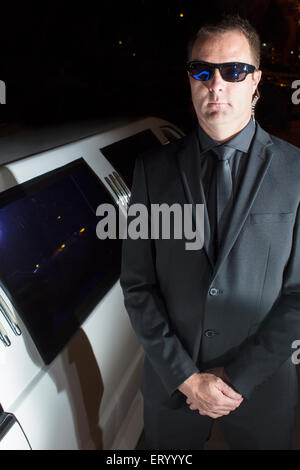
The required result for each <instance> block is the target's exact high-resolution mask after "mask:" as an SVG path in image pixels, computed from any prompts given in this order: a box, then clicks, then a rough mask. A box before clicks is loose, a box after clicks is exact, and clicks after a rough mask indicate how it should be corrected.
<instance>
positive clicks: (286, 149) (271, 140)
mask: <svg viewBox="0 0 300 470" xmlns="http://www.w3.org/2000/svg"><path fill="white" fill-rule="evenodd" d="M257 136H258V138H259V140H260V141H261V143H262V144H264V145H266V146H268V147H269V148H270V150H272V151H273V152H274V153H275V154H276V157H277V158H276V160H277V161H278V162H280V161H281V162H282V164H283V165H286V164H288V166H290V167H294V168H295V166H296V167H297V169H298V171H299V169H300V149H299V148H298V147H296V146H295V145H293V144H291V143H289V142H287V141H286V140H283V139H280V138H279V137H276V136H275V135H273V134H270V133H268V132H267V131H265V130H264V129H262V128H261V127H260V126H258V133H257Z"/></svg>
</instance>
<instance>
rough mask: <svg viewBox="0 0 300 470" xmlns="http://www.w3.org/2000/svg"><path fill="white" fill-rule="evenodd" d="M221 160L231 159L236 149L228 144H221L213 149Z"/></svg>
mask: <svg viewBox="0 0 300 470" xmlns="http://www.w3.org/2000/svg"><path fill="white" fill-rule="evenodd" d="M213 151H214V152H215V154H216V155H217V157H218V159H219V160H229V159H230V157H232V155H233V154H234V152H235V149H234V148H232V147H229V146H227V145H219V146H218V147H215V148H214V149H213Z"/></svg>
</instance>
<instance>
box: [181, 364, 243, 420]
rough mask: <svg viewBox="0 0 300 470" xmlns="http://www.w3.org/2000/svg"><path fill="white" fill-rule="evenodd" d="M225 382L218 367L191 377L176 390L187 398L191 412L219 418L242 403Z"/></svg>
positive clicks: (222, 371) (223, 375) (224, 376)
mask: <svg viewBox="0 0 300 470" xmlns="http://www.w3.org/2000/svg"><path fill="white" fill-rule="evenodd" d="M225 381H226V375H225V372H224V369H223V368H222V367H218V368H215V369H211V370H209V371H207V372H204V373H195V374H193V375H191V376H190V377H189V378H188V379H187V380H186V381H185V382H184V383H183V384H182V385H181V386H180V387H179V388H178V389H179V390H180V392H182V393H183V394H184V395H185V396H186V397H187V399H186V403H187V404H188V405H189V407H190V409H191V410H198V411H199V413H200V414H201V415H207V416H210V417H211V418H219V417H221V416H224V415H228V414H229V413H230V412H231V411H233V410H235V409H236V408H238V407H239V406H240V404H241V403H242V401H243V397H242V395H241V394H239V393H237V392H236V391H235V390H233V388H232V387H230V385H228V384H227V383H225Z"/></svg>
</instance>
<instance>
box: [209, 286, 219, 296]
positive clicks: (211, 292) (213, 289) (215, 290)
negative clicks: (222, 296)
mask: <svg viewBox="0 0 300 470" xmlns="http://www.w3.org/2000/svg"><path fill="white" fill-rule="evenodd" d="M219 293H220V291H219V289H217V288H216V287H211V288H210V289H209V294H210V295H218V294H219Z"/></svg>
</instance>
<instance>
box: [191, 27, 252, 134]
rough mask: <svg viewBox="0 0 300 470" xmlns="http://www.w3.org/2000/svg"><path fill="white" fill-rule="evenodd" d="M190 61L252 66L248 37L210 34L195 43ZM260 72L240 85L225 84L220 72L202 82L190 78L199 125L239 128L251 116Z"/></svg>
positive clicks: (210, 127)
mask: <svg viewBox="0 0 300 470" xmlns="http://www.w3.org/2000/svg"><path fill="white" fill-rule="evenodd" d="M191 60H203V61H205V62H214V63H222V62H244V63H247V64H251V65H255V64H254V61H253V58H252V54H251V50H250V46H249V43H248V40H247V38H246V37H245V36H244V35H243V34H241V33H240V32H238V31H229V32H226V33H224V34H217V35H215V36H213V35H211V36H209V37H208V38H207V39H206V40H204V41H203V40H202V41H199V40H198V41H196V42H195V44H194V46H193V49H192V57H191ZM260 77H261V71H255V72H254V73H252V74H248V75H247V77H246V78H245V80H243V81H242V82H226V81H224V80H223V79H222V77H221V75H220V71H219V69H216V70H215V73H214V76H213V78H212V79H210V80H207V81H204V82H201V81H198V80H195V79H194V78H192V77H191V76H189V81H190V86H191V94H192V101H193V105H194V108H195V111H196V114H197V117H198V121H199V124H200V125H201V126H202V127H203V128H204V129H205V130H211V131H214V130H216V129H221V128H224V127H225V128H227V127H228V128H230V129H233V130H234V129H238V130H239V129H240V128H241V126H243V125H246V124H247V122H248V121H249V119H250V116H251V102H252V96H253V93H254V91H255V89H256V87H257V84H258V82H259V80H260Z"/></svg>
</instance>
